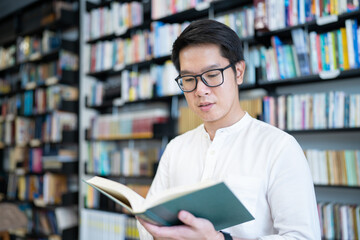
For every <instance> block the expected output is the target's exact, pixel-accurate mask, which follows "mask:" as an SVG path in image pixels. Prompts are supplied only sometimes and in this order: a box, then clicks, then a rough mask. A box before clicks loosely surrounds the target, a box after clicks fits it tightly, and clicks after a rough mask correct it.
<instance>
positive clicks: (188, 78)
mask: <svg viewBox="0 0 360 240" xmlns="http://www.w3.org/2000/svg"><path fill="white" fill-rule="evenodd" d="M182 81H183V82H193V81H195V78H194V77H190V76H189V77H188V76H184V77H182Z"/></svg>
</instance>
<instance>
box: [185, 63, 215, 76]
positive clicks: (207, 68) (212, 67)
mask: <svg viewBox="0 0 360 240" xmlns="http://www.w3.org/2000/svg"><path fill="white" fill-rule="evenodd" d="M219 67H220V65H219V64H212V65H210V66H207V67H205V68H202V69H201V73H203V72H206V71H208V70H211V69H214V68H219ZM185 74H194V75H195V73H194V72H191V71H187V70H181V71H180V75H185Z"/></svg>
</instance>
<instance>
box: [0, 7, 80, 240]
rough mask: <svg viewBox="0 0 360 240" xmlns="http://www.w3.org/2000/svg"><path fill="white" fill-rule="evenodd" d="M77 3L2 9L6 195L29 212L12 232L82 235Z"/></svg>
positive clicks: (0, 128) (0, 136)
mask: <svg viewBox="0 0 360 240" xmlns="http://www.w3.org/2000/svg"><path fill="white" fill-rule="evenodd" d="M78 4H79V3H78V1H75V0H71V1H70V0H69V1H24V2H21V3H20V2H16V3H15V2H14V3H12V4H10V5H9V6H11V8H12V9H13V10H11V11H8V12H6V14H3V15H1V19H0V30H1V31H2V32H7V33H9V34H3V35H2V36H1V37H0V48H1V51H0V52H1V53H0V55H1V56H0V58H1V60H0V82H1V84H0V105H1V113H0V146H1V149H0V154H1V157H0V159H1V160H0V164H1V168H0V169H1V173H0V175H1V179H3V180H4V181H2V182H1V185H2V186H1V194H2V195H3V198H2V199H1V201H5V202H11V203H14V204H16V205H18V207H19V208H20V210H22V211H23V212H24V213H25V215H26V216H27V218H28V226H27V227H26V228H25V229H21V230H20V229H18V230H16V229H15V230H14V231H11V232H10V234H11V235H12V238H16V239H77V238H78V209H77V208H78V203H79V201H78V196H79V188H78V171H79V160H78V159H79V158H78V141H79V137H78V116H77V115H78V112H79V106H78V100H79V98H78V95H79V89H78V87H79V74H80V72H79V64H78V61H79V60H78V54H79V6H78ZM39 9H41V11H39ZM55 189H56V190H57V191H54V190H55Z"/></svg>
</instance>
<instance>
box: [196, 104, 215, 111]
mask: <svg viewBox="0 0 360 240" xmlns="http://www.w3.org/2000/svg"><path fill="white" fill-rule="evenodd" d="M212 106H214V103H209V102H204V103H200V104H199V108H200V109H201V111H209V110H210V109H211V108H212Z"/></svg>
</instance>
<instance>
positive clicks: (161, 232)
mask: <svg viewBox="0 0 360 240" xmlns="http://www.w3.org/2000/svg"><path fill="white" fill-rule="evenodd" d="M138 220H139V222H140V223H141V225H142V226H143V227H144V228H145V229H146V230H147V231H148V232H149V233H150V234H151V235H152V236H153V237H155V238H165V239H171V238H172V237H173V236H178V234H179V233H180V232H181V231H179V230H180V229H178V228H177V226H173V227H165V226H157V225H154V224H151V223H149V222H146V221H145V220H143V219H140V218H138Z"/></svg>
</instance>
